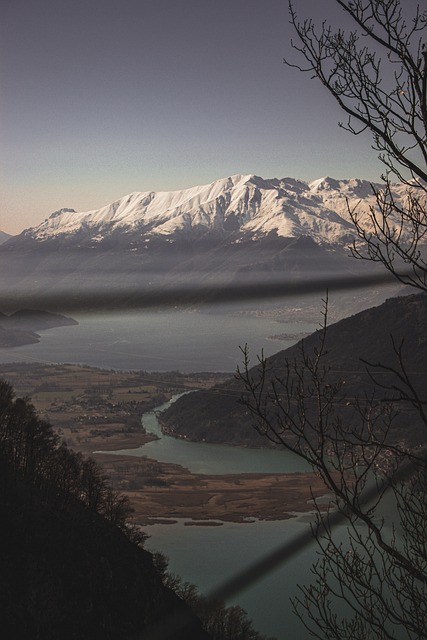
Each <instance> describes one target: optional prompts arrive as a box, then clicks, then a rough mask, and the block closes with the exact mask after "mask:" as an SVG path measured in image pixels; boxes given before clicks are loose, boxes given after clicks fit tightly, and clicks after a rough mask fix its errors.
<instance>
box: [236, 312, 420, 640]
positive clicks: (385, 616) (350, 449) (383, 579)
mask: <svg viewBox="0 0 427 640" xmlns="http://www.w3.org/2000/svg"><path fill="white" fill-rule="evenodd" d="M326 336H327V303H325V311H324V323H323V325H322V328H321V330H320V331H319V332H318V343H317V345H316V346H315V348H314V349H313V351H312V352H310V353H307V352H306V351H305V347H304V343H302V346H301V349H300V353H299V356H298V357H296V358H295V359H294V360H292V361H290V360H284V362H283V367H282V368H281V370H278V368H277V366H276V367H275V368H274V369H273V368H271V366H270V364H269V361H268V360H266V359H264V358H260V359H259V362H258V365H257V366H255V367H253V368H252V367H250V362H249V358H248V354H247V351H245V360H244V366H243V368H242V369H241V370H240V371H239V372H238V377H239V378H240V380H241V381H242V382H243V383H244V386H245V395H244V397H243V399H242V401H243V403H244V404H245V406H246V408H247V409H248V410H249V413H250V415H251V416H252V422H253V426H255V428H256V429H257V430H258V431H259V433H261V434H263V435H265V436H266V437H267V438H269V439H270V440H272V441H273V442H275V443H276V444H278V445H281V446H283V447H285V448H286V449H288V450H290V451H292V452H294V453H296V454H297V455H298V456H300V457H301V458H303V459H304V460H306V461H307V462H309V463H310V464H311V466H312V468H313V469H314V471H316V473H318V474H319V475H320V476H321V477H322V479H323V480H324V482H325V487H326V493H327V494H328V495H329V496H330V499H329V505H328V506H327V508H325V505H323V504H322V503H316V501H314V502H315V505H316V518H317V520H316V524H315V526H314V527H313V533H314V535H315V537H316V540H317V542H318V545H319V549H320V560H319V561H318V562H317V563H316V564H315V565H314V567H313V575H314V580H313V582H312V584H311V585H309V586H306V587H301V588H300V595H299V596H298V597H296V598H295V600H294V606H295V610H296V612H297V614H298V615H299V616H300V618H301V620H302V622H303V623H304V625H305V626H306V627H307V628H308V629H309V630H310V632H311V633H312V635H313V636H314V637H317V638H322V639H326V638H327V639H330V638H337V640H338V639H339V640H342V639H348V640H350V639H351V640H354V639H360V640H362V639H364V640H367V639H368V638H372V639H374V638H375V639H384V640H385V639H389V638H409V639H412V638H414V639H415V638H427V500H426V487H427V484H426V480H427V462H426V458H425V455H424V454H423V450H422V449H420V448H416V449H414V448H413V447H411V446H410V443H404V442H403V441H402V440H400V441H396V439H395V438H394V434H393V423H394V420H395V418H396V416H397V406H398V403H399V402H405V404H407V405H410V406H412V407H414V410H415V411H418V409H419V404H418V403H419V402H420V400H419V398H418V395H417V392H416V390H415V389H414V387H413V386H412V384H411V382H410V379H409V377H408V375H407V372H406V370H405V368H404V365H403V359H402V351H401V349H396V352H395V353H396V367H395V368H391V367H388V369H389V371H388V372H387V373H391V377H390V378H389V380H390V381H391V382H390V384H389V383H388V382H387V383H382V388H383V390H384V389H386V390H387V391H393V392H394V391H395V390H396V391H397V394H396V393H394V394H392V395H391V396H390V400H389V401H386V402H385V401H384V396H383V395H382V396H381V397H380V398H376V397H375V395H374V394H372V395H370V396H366V397H363V398H354V397H352V393H351V390H350V389H348V385H347V384H346V381H345V380H344V379H343V378H342V377H341V375H340V374H337V373H336V372H335V371H334V370H332V369H331V367H330V365H329V364H328V352H327V348H326ZM372 375H375V372H373V373H372ZM395 378H397V379H398V382H399V385H398V386H397V387H395V385H394V379H395ZM408 464H409V469H410V474H408V471H407V469H408ZM402 469H403V471H404V473H402ZM367 494H368V495H369V500H367V498H366V496H367ZM337 513H338V514H340V515H341V516H342V517H341V518H340V521H341V523H342V524H341V527H340V528H339V529H338V530H337V529H336V528H335V529H334V528H333V527H332V526H330V523H331V516H333V517H335V516H336V514H337ZM319 532H320V533H319Z"/></svg>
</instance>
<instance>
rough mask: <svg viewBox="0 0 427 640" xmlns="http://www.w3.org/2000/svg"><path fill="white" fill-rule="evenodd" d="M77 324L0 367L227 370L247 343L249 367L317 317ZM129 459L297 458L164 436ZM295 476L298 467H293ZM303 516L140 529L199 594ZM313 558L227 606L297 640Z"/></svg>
mask: <svg viewBox="0 0 427 640" xmlns="http://www.w3.org/2000/svg"><path fill="white" fill-rule="evenodd" d="M75 318H76V320H78V322H79V325H77V326H71V327H60V328H55V329H49V330H47V331H42V332H40V336H41V342H40V343H39V344H35V345H27V346H22V347H16V348H13V349H0V361H2V362H34V361H40V362H52V363H56V362H72V363H81V364H88V365H92V366H97V367H102V368H108V369H110V368H111V369H126V370H131V369H143V370H147V371H168V370H179V371H182V372H197V371H230V372H234V371H235V369H236V367H237V365H238V364H240V363H241V361H242V355H241V352H240V350H239V345H242V346H243V345H244V344H245V343H248V345H249V347H250V351H251V354H252V360H253V361H255V360H256V354H257V353H261V350H263V351H264V353H265V355H271V354H273V353H275V352H277V351H279V350H280V349H283V348H286V347H287V346H290V345H291V344H293V343H294V342H295V341H296V339H292V338H289V339H288V340H286V341H278V340H271V339H269V336H271V335H274V334H278V333H286V334H288V335H289V334H300V333H302V332H307V333H311V332H312V331H314V330H315V329H316V328H317V326H318V325H317V319H316V321H315V322H313V323H312V324H308V323H280V324H279V323H277V322H274V321H273V320H268V319H264V318H258V317H253V316H242V315H237V314H236V313H235V311H233V310H232V311H230V309H228V310H224V311H223V312H216V313H215V314H209V313H200V312H196V311H191V310H188V311H173V310H171V311H144V312H131V313H109V314H105V313H103V314H102V315H100V314H92V315H85V314H77V315H76V316H75ZM144 424H145V426H146V428H147V430H148V431H150V430H151V431H155V430H156V429H157V430H158V426H157V424H156V417H155V414H154V413H150V414H147V415H145V416H144ZM126 453H127V454H130V455H148V456H150V457H155V458H156V457H157V459H159V460H164V461H173V462H178V463H180V464H183V465H184V466H187V467H190V468H191V469H192V470H193V471H195V472H200V473H202V472H203V473H223V472H225V471H227V472H230V470H233V472H235V473H243V472H249V471H258V472H262V471H275V472H276V471H277V472H278V471H282V472H286V471H296V470H298V468H300V467H301V462H300V461H299V460H298V459H297V458H292V456H289V455H288V454H286V453H285V452H279V451H260V450H248V449H239V448H235V447H227V446H223V445H210V444H202V443H187V442H184V441H181V440H175V439H174V438H170V437H162V439H161V440H158V441H156V442H152V443H150V444H148V445H146V447H144V452H142V451H137V450H135V451H133V452H132V451H129V450H127V451H126ZM301 470H302V467H301ZM307 526H308V525H307V522H306V521H305V520H304V518H302V519H301V518H293V519H291V520H286V521H282V522H252V523H245V524H235V523H226V524H223V525H222V526H219V527H200V526H186V525H185V522H184V521H179V522H178V524H168V525H152V526H150V527H147V533H149V535H150V536H151V537H150V539H149V544H148V546H149V547H150V548H155V549H157V550H159V551H162V552H164V553H166V554H167V555H168V556H169V558H170V568H171V570H172V571H174V572H176V573H178V574H180V575H181V576H182V577H183V579H184V580H189V581H191V582H194V583H195V584H197V586H198V587H199V589H200V590H201V591H204V590H209V589H211V588H212V587H214V586H217V585H218V584H219V583H221V582H222V581H223V580H224V579H226V578H227V577H229V576H231V575H232V574H233V573H234V572H235V571H236V570H238V569H241V568H243V567H244V566H245V565H246V564H247V563H248V562H251V561H252V560H254V559H256V558H257V557H260V556H261V555H262V554H263V553H264V552H267V551H269V550H271V549H273V548H275V547H277V546H278V545H280V544H282V543H283V542H284V541H285V540H287V539H289V538H290V537H292V536H293V535H298V532H300V531H302V530H306V527H307ZM312 560H313V552H312V551H311V552H309V553H308V552H305V553H302V554H300V556H299V557H295V558H293V559H292V560H291V561H290V562H289V563H287V564H286V566H283V567H281V568H278V569H277V571H274V572H273V573H271V574H270V575H269V576H268V577H267V578H265V579H264V580H262V581H261V582H259V583H258V584H257V585H254V586H252V587H251V588H250V589H248V590H246V591H245V592H243V593H241V594H240V595H239V596H238V597H236V598H235V599H234V600H233V602H235V603H238V604H240V605H241V606H243V607H244V608H245V609H246V610H247V611H248V614H249V617H251V618H252V619H253V620H254V624H255V627H256V628H257V629H258V630H259V631H260V632H262V633H265V634H267V635H274V636H276V637H277V638H278V639H279V640H287V639H288V638H297V637H298V638H299V639H300V640H302V639H305V637H307V634H306V633H305V631H304V628H303V627H302V626H301V624H300V623H299V621H298V620H297V618H296V617H295V616H294V615H293V614H292V612H291V607H290V605H289V597H290V596H291V595H295V593H296V583H297V582H299V581H303V582H304V581H306V580H307V579H308V578H309V568H310V566H311V563H312Z"/></svg>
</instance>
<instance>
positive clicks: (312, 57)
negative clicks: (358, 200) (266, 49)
mask: <svg viewBox="0 0 427 640" xmlns="http://www.w3.org/2000/svg"><path fill="white" fill-rule="evenodd" d="M335 2H336V4H337V5H338V6H339V7H341V8H342V10H343V11H344V12H345V13H346V14H347V19H349V20H350V22H351V23H352V25H353V30H350V31H346V30H344V29H337V30H334V29H333V28H332V27H331V26H329V25H327V24H326V22H323V23H322V25H321V26H320V28H318V27H316V25H315V24H314V22H313V20H311V19H305V20H302V21H300V20H299V18H298V16H297V12H296V9H295V6H296V4H295V3H294V2H292V0H291V1H290V2H289V10H290V19H291V23H292V25H293V28H294V31H295V34H296V40H295V41H294V42H292V46H293V49H294V50H296V51H297V52H298V54H299V56H298V57H299V59H300V60H301V59H302V62H301V63H300V62H295V61H293V60H289V59H286V60H285V62H286V63H287V64H288V65H290V66H294V67H297V68H298V69H299V70H301V71H304V72H308V73H310V75H311V76H313V77H315V78H317V79H318V80H320V82H321V83H322V84H323V85H324V86H325V87H326V89H327V90H328V91H329V92H330V94H331V95H332V96H333V98H334V99H335V100H336V101H337V103H338V104H339V106H340V107H341V109H342V110H343V111H344V112H345V114H346V115H347V120H346V121H345V122H342V123H340V126H342V127H343V128H344V129H347V130H348V131H350V132H351V133H353V134H355V135H358V134H360V133H362V132H363V131H368V132H370V133H371V135H372V139H373V148H374V149H375V150H376V151H377V152H378V153H379V158H380V160H381V161H382V162H383V164H384V166H385V171H384V174H383V176H382V178H383V180H384V186H383V187H382V188H378V187H373V191H374V193H375V196H376V205H377V206H376V207H372V208H371V210H370V211H369V212H368V213H367V214H365V212H362V211H361V210H360V209H359V208H358V207H356V208H353V209H351V210H350V215H351V218H352V220H353V223H354V225H355V228H356V231H357V234H358V236H359V238H360V239H361V240H362V243H360V242H355V243H354V245H353V254H354V255H355V256H356V257H358V258H362V259H368V260H372V261H374V262H380V263H382V264H383V265H384V266H385V267H386V268H387V269H388V270H389V271H390V272H391V273H393V274H394V275H395V277H396V278H397V279H398V280H400V281H401V282H403V283H405V284H409V285H411V286H414V287H416V288H419V289H422V290H427V261H426V260H427V255H426V250H425V240H426V239H427V238H426V234H427V218H426V203H427V184H426V183H427V48H426V47H427V44H426V40H427V38H426V36H427V12H426V10H425V9H424V10H422V9H421V8H420V5H419V4H416V3H415V2H413V0H410V1H409V2H403V3H402V2H401V1H400V0H335ZM408 5H409V6H408ZM393 178H397V179H398V180H399V181H401V182H403V183H405V184H406V185H407V191H406V197H405V199H404V204H403V205H402V204H401V203H398V202H397V201H396V199H395V198H394V196H393V188H392V179H393Z"/></svg>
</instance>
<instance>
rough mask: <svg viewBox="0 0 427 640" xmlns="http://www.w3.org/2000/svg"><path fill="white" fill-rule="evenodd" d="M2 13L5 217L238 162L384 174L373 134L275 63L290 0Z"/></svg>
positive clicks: (237, 167)
mask: <svg viewBox="0 0 427 640" xmlns="http://www.w3.org/2000/svg"><path fill="white" fill-rule="evenodd" d="M295 5H296V6H297V7H298V9H299V10H300V12H301V14H302V15H304V14H305V15H311V16H314V17H316V18H318V19H319V21H321V20H322V19H323V18H324V17H328V14H329V17H331V18H332V19H337V18H338V17H339V13H340V12H339V9H337V7H336V5H335V3H334V0H317V1H316V0H295ZM0 14H1V27H0V59H1V66H0V84H1V92H0V145H1V158H0V160H1V177H2V184H3V189H2V197H1V206H0V230H3V231H6V232H9V233H17V232H19V231H21V230H22V229H23V228H25V227H28V226H31V225H35V224H38V223H39V222H41V221H42V220H44V219H45V218H46V217H47V216H48V215H49V214H50V213H51V212H52V211H55V210H56V209H59V208H61V207H73V208H74V209H76V210H88V209H91V208H98V207H100V206H103V205H105V204H107V203H108V202H111V201H112V200H114V199H116V198H119V197H121V196H123V195H125V194H127V193H129V192H132V191H146V190H170V189H179V188H183V187H189V186H193V185H196V184H204V183H208V182H211V181H213V180H215V179H218V178H222V177H225V176H228V175H231V174H235V173H256V174H258V175H261V176H263V177H265V178H269V177H285V176H292V177H296V178H301V179H304V180H313V179H315V178H317V177H320V176H323V175H331V176H333V177H337V178H346V177H361V178H366V179H368V180H375V181H376V180H378V179H379V175H380V173H381V165H380V164H379V162H378V161H377V160H376V156H375V153H374V152H373V151H372V150H371V149H370V139H369V137H358V138H354V137H352V136H351V135H350V134H347V133H345V132H344V131H342V130H340V129H339V128H338V127H337V122H338V120H340V119H341V117H342V116H341V114H340V112H339V109H338V107H336V106H335V104H334V102H333V100H332V98H330V97H329V96H328V95H327V93H326V92H325V90H324V89H323V88H322V87H321V86H319V84H318V83H317V82H316V81H314V80H310V79H309V77H308V76H307V75H303V74H300V73H299V72H297V71H296V70H294V69H290V68H288V67H286V66H285V65H284V64H283V62H282V59H283V56H285V55H287V54H289V51H290V47H289V40H290V37H291V28H290V26H289V24H288V10H287V0H37V2H35V1H34V0H3V2H2V8H1V10H0Z"/></svg>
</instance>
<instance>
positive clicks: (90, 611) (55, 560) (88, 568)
mask: <svg viewBox="0 0 427 640" xmlns="http://www.w3.org/2000/svg"><path fill="white" fill-rule="evenodd" d="M0 511H1V515H2V526H1V527H0V566H1V572H0V625H1V628H2V633H3V635H4V637H7V638H23V639H24V640H35V639H37V638H40V639H43V640H57V639H58V638H61V640H97V639H99V640H116V639H117V640H126V639H128V638H132V639H135V640H136V639H138V638H139V639H141V640H167V639H169V640H189V639H193V640H208V638H209V636H208V635H207V634H206V633H205V632H204V631H203V630H202V627H201V625H200V622H199V621H198V620H197V619H196V618H195V617H194V615H193V614H192V613H191V612H190V610H189V609H188V607H187V606H186V605H185V604H184V603H183V602H182V601H181V600H180V599H179V598H178V597H177V596H176V595H175V593H174V592H172V591H171V590H170V589H168V588H166V587H165V586H164V585H163V583H162V576H161V575H160V574H159V573H158V571H157V569H156V568H155V566H154V564H153V558H152V555H151V554H150V553H148V552H147V551H145V550H143V549H142V548H141V547H140V546H139V545H138V544H137V543H136V538H135V535H136V531H133V530H132V529H130V528H129V525H128V521H127V517H128V515H129V505H128V503H127V501H126V499H125V498H123V497H121V496H120V495H119V494H117V493H116V492H114V491H113V490H112V489H111V488H110V487H109V486H108V484H107V483H106V479H105V478H104V477H103V475H102V472H101V470H100V468H99V467H97V465H96V464H95V463H94V461H93V460H91V459H84V458H83V457H82V456H81V455H79V454H75V453H73V452H71V451H69V450H68V449H67V448H66V447H65V446H64V445H59V443H58V439H57V437H56V436H55V434H54V433H53V431H52V428H51V427H50V425H49V424H48V423H45V422H43V421H42V420H40V419H39V418H38V417H37V415H36V414H35V412H34V409H33V408H32V406H31V405H30V404H29V403H28V402H26V401H25V400H21V399H17V400H15V399H14V397H13V392H12V390H11V387H10V385H8V384H7V383H5V382H1V381H0ZM181 616H184V618H185V621H186V626H185V627H184V628H182V627H181V629H180V630H179V631H173V632H170V633H168V634H166V635H165V634H162V635H158V634H157V632H156V626H157V624H159V623H162V624H163V623H164V621H165V620H175V619H177V618H178V619H179V618H180V617H181Z"/></svg>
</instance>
